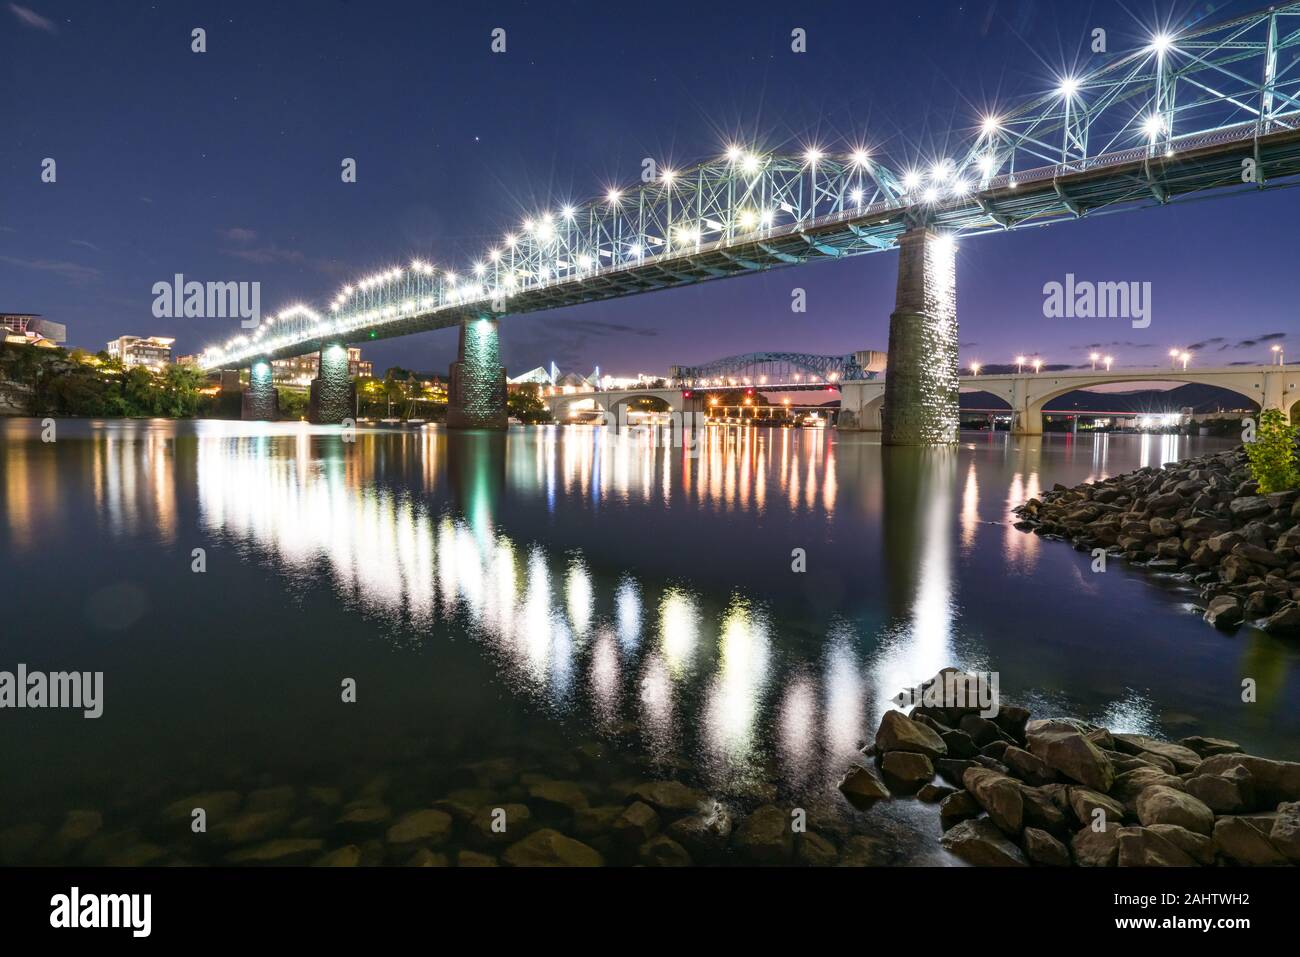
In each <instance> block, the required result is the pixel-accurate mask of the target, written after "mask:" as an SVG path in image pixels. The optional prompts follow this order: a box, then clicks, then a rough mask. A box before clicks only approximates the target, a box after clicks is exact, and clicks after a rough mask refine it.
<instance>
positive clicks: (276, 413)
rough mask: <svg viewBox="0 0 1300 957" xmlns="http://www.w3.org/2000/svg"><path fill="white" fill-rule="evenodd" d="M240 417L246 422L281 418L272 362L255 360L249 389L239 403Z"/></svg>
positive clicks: (251, 369) (249, 377) (251, 367)
mask: <svg viewBox="0 0 1300 957" xmlns="http://www.w3.org/2000/svg"><path fill="white" fill-rule="evenodd" d="M239 417H240V418H241V419H244V420H245V421H253V420H259V419H260V420H264V421H274V420H276V419H278V418H279V417H280V394H279V393H278V392H276V391H275V380H274V378H273V376H272V374H271V360H269V359H254V360H253V364H252V365H251V366H250V367H249V370H248V388H247V389H244V390H243V394H242V396H241V397H240V402H239Z"/></svg>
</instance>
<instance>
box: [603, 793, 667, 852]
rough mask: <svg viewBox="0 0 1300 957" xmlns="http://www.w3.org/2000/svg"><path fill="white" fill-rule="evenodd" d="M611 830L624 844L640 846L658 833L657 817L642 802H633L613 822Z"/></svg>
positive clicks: (653, 810) (651, 809) (649, 807)
mask: <svg viewBox="0 0 1300 957" xmlns="http://www.w3.org/2000/svg"><path fill="white" fill-rule="evenodd" d="M612 830H613V831H614V834H615V835H616V836H617V837H618V839H619V840H620V841H622V842H623V843H625V844H631V845H637V844H642V843H644V842H645V841H648V840H649V839H650V838H651V837H652V836H653V835H655V834H656V833H658V831H659V815H658V814H656V813H655V809H654V808H652V807H651V806H650V805H649V804H646V803H645V802H644V801H633V802H632V803H631V804H629V805H628V806H627V807H626V808H624V809H623V813H622V814H620V815H619V816H618V818H617V819H616V820H615V821H614V826H613V829H612Z"/></svg>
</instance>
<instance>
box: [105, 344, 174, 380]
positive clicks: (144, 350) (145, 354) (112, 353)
mask: <svg viewBox="0 0 1300 957" xmlns="http://www.w3.org/2000/svg"><path fill="white" fill-rule="evenodd" d="M175 341H176V340H175V339H170V338H167V337H166V336H119V337H118V338H116V339H114V340H113V341H112V342H110V343H109V344H108V357H109V358H110V359H118V360H120V361H121V363H122V368H123V369H134V368H136V366H143V367H144V368H146V369H149V370H150V371H152V372H161V371H162V370H163V369H165V368H167V367H168V366H169V365H171V363H172V343H173V342H175Z"/></svg>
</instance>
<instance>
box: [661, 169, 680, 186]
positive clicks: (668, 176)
mask: <svg viewBox="0 0 1300 957" xmlns="http://www.w3.org/2000/svg"><path fill="white" fill-rule="evenodd" d="M676 175H677V174H676V173H674V172H673V171H672V170H670V169H666V170H664V171H663V172H662V173H660V174H659V178H660V179H661V180H663V182H664V183H665V184H668V183H671V182H672V181H673V178H674V177H676Z"/></svg>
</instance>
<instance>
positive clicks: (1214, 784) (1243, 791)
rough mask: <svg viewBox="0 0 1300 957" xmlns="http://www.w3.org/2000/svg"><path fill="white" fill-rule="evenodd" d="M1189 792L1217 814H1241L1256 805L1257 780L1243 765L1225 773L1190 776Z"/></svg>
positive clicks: (1188, 782) (1187, 785) (1187, 783)
mask: <svg viewBox="0 0 1300 957" xmlns="http://www.w3.org/2000/svg"><path fill="white" fill-rule="evenodd" d="M1186 788H1187V793H1188V794H1190V795H1191V796H1192V797H1194V798H1196V799H1197V800H1198V801H1201V802H1203V803H1204V804H1205V806H1206V807H1208V808H1209V809H1210V810H1211V811H1213V812H1214V813H1215V814H1240V813H1241V812H1243V811H1249V810H1252V809H1253V808H1254V807H1255V781H1254V779H1253V778H1252V777H1251V775H1250V772H1249V771H1248V770H1246V769H1245V768H1242V767H1237V768H1230V769H1229V770H1227V771H1225V772H1224V773H1223V774H1200V775H1193V776H1192V777H1189V778H1188V779H1187V782H1186Z"/></svg>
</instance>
